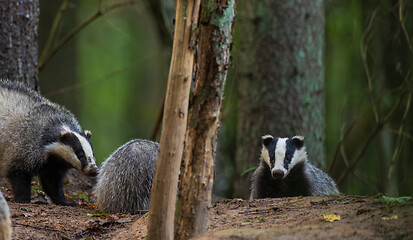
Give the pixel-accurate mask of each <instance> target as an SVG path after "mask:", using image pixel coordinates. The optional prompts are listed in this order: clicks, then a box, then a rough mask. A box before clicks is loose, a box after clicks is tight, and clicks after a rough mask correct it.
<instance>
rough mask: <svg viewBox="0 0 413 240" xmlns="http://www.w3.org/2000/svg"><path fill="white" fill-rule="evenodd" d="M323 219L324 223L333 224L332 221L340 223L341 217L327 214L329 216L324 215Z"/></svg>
mask: <svg viewBox="0 0 413 240" xmlns="http://www.w3.org/2000/svg"><path fill="white" fill-rule="evenodd" d="M323 217H324V221H326V222H334V221H340V220H341V217H340V216H337V215H335V214H329V215H324V214H323Z"/></svg>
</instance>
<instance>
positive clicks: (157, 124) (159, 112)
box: [150, 97, 165, 141]
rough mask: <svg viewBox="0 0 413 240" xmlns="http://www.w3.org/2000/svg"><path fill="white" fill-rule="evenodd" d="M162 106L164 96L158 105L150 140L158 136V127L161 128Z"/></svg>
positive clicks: (163, 104)
mask: <svg viewBox="0 0 413 240" xmlns="http://www.w3.org/2000/svg"><path fill="white" fill-rule="evenodd" d="M164 106H165V97H164V98H163V100H162V105H161V106H160V107H159V110H158V117H157V118H156V123H155V126H154V128H153V130H152V134H151V138H150V139H151V140H152V141H155V140H156V136H158V133H159V129H160V128H161V124H162V119H163V109H164Z"/></svg>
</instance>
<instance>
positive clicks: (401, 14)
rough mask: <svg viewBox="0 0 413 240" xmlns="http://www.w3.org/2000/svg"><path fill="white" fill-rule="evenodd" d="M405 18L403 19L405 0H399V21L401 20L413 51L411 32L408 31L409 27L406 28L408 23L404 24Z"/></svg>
mask: <svg viewBox="0 0 413 240" xmlns="http://www.w3.org/2000/svg"><path fill="white" fill-rule="evenodd" d="M404 20H405V19H403V0H400V1H399V21H400V25H401V27H402V29H403V33H404V36H405V37H406V40H407V44H408V45H409V48H410V51H411V52H412V53H413V45H412V42H411V41H410V37H409V34H408V33H407V29H406V25H405V24H404Z"/></svg>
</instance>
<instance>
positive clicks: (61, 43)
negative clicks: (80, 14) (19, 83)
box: [38, 0, 138, 70]
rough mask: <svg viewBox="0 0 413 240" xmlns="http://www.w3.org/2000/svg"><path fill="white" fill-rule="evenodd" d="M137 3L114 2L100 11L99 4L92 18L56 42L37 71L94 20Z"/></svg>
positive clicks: (132, 1)
mask: <svg viewBox="0 0 413 240" xmlns="http://www.w3.org/2000/svg"><path fill="white" fill-rule="evenodd" d="M137 2H138V0H126V1H122V2H116V3H114V4H112V5H110V6H107V7H105V8H103V9H100V7H101V4H99V6H98V10H97V11H96V13H95V14H94V15H93V16H91V17H90V18H88V19H87V20H86V21H84V22H83V23H81V24H79V25H78V26H77V27H75V28H74V29H72V31H70V32H69V33H68V34H67V35H66V36H64V37H63V38H62V39H61V40H60V41H59V42H57V43H56V44H55V45H54V47H53V49H52V50H51V51H50V52H49V53H48V54H47V55H46V56H45V57H44V59H42V61H40V62H39V64H38V69H39V70H42V69H43V67H44V66H45V65H46V64H47V63H48V62H49V61H50V59H51V58H52V57H53V56H54V55H55V54H56V52H57V51H58V50H59V49H60V48H62V47H63V46H64V45H65V44H66V43H67V42H68V41H69V40H70V39H72V38H73V37H74V36H75V35H76V34H77V33H79V32H80V31H82V30H83V29H84V28H85V27H87V26H88V25H89V24H90V23H92V22H93V21H94V20H96V19H97V18H99V17H101V16H103V15H105V14H106V13H108V12H110V11H111V10H113V9H116V8H119V7H123V6H126V5H130V4H134V3H137Z"/></svg>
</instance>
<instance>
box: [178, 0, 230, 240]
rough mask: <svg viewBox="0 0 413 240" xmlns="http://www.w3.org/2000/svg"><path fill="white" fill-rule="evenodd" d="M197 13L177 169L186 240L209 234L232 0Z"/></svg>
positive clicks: (180, 233)
mask: <svg viewBox="0 0 413 240" xmlns="http://www.w3.org/2000/svg"><path fill="white" fill-rule="evenodd" d="M201 9H202V10H201V23H200V37H199V39H200V42H199V52H198V57H197V69H196V76H195V86H194V90H193V95H192V98H191V107H190V109H189V120H188V128H187V132H186V141H185V151H184V155H183V164H182V167H181V180H180V188H179V200H178V210H177V215H178V225H177V233H176V239H188V238H190V237H193V236H195V235H197V234H200V233H203V232H205V231H206V230H207V229H208V206H209V204H210V202H211V195H212V186H213V179H214V160H215V153H216V146H217V140H218V131H219V128H220V115H221V106H222V100H223V94H224V86H225V80H226V76H227V68H228V64H229V61H230V50H231V46H232V32H233V24H234V20H235V0H229V1H228V0H219V1H215V0H210V1H206V2H203V3H202V5H201Z"/></svg>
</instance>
